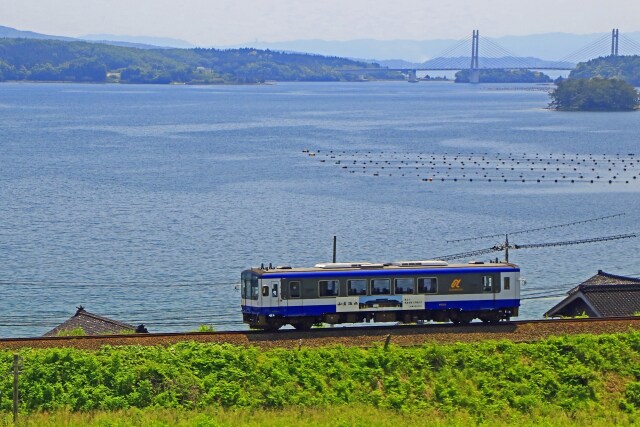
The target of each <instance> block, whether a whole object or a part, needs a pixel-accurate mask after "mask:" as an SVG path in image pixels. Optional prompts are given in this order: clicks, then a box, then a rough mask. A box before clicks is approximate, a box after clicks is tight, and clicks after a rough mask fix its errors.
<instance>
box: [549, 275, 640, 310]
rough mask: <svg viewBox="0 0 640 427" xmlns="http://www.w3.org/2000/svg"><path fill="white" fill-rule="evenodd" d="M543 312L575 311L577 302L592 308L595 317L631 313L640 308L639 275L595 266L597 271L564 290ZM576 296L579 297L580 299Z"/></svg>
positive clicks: (579, 304) (578, 304)
mask: <svg viewBox="0 0 640 427" xmlns="http://www.w3.org/2000/svg"><path fill="white" fill-rule="evenodd" d="M567 294H568V295H569V296H568V297H567V298H565V299H564V300H562V301H561V302H560V303H558V304H556V306H554V307H553V308H552V309H551V310H549V311H547V312H546V313H545V316H551V317H553V316H562V315H575V313H570V311H571V310H572V309H573V310H574V309H575V307H576V306H585V307H590V308H593V310H594V312H595V313H594V314H595V315H596V316H598V317H621V316H632V315H634V314H635V313H638V312H640V279H638V278H635V277H626V276H619V275H616V274H611V273H605V272H604V271H602V270H598V274H596V275H595V276H593V277H591V278H589V279H588V280H586V281H584V282H582V283H581V284H579V285H578V286H576V287H575V288H573V289H571V290H570V291H569V292H567ZM576 300H582V303H579V302H578V301H576Z"/></svg>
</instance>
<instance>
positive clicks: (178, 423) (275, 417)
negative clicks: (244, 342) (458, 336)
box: [0, 406, 640, 427]
mask: <svg viewBox="0 0 640 427" xmlns="http://www.w3.org/2000/svg"><path fill="white" fill-rule="evenodd" d="M639 424H640V416H638V414H635V413H634V414H628V413H616V412H602V411H596V410H594V409H590V410H587V411H582V412H578V413H566V412H563V411H560V410H554V411H550V412H544V411H543V412H538V411H534V412H532V413H527V414H522V413H518V412H514V411H507V412H506V413H504V414H500V415H492V416H489V417H485V418H481V419H478V418H477V417H474V416H472V415H471V414H469V413H468V412H466V411H457V412H455V413H449V414H443V413H442V412H439V411H436V410H427V411H414V412H409V413H407V412H401V411H394V410H391V409H380V408H371V407H366V406H332V407H325V408H285V409H277V410H273V409H222V408H205V409H202V410H198V411H194V410H180V409H144V410H141V409H127V410H120V411H113V412H107V411H92V412H69V411H57V412H53V413H38V414H32V415H28V416H22V417H21V418H20V419H19V423H18V425H19V426H24V427H85V426H100V427H161V426H162V427H187V426H189V427H191V426H196V427H218V426H220V427H222V426H225V427H226V426H248V427H281V426H300V427H304V426H327V427H329V426H330V427H351V426H354V427H398V426H402V427H410V426H434V427H469V426H487V427H502V426H519V427H528V426H530V427H538V426H543V427H544V426H562V427H570V426H576V427H578V426H579V427H583V426H591V427H610V426H620V427H622V426H636V425H639ZM0 426H2V427H9V426H13V423H12V420H11V418H10V416H9V415H6V416H5V417H4V418H0Z"/></svg>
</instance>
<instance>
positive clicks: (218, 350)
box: [0, 332, 640, 425]
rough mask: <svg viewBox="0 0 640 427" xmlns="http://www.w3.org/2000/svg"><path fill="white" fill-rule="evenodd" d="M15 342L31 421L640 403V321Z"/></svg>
mask: <svg viewBox="0 0 640 427" xmlns="http://www.w3.org/2000/svg"><path fill="white" fill-rule="evenodd" d="M20 354H21V356H22V358H23V360H24V362H23V364H24V368H23V370H22V374H21V376H20V394H21V403H20V413H21V416H23V417H26V418H25V420H35V421H33V422H34V423H35V424H33V425H85V424H86V423H94V425H121V424H119V423H134V422H138V421H136V420H140V424H139V425H174V424H175V423H178V424H175V425H180V424H179V423H183V424H182V425H217V424H211V422H212V421H211V419H215V420H216V422H218V421H220V420H226V421H224V423H223V424H222V425H238V424H234V423H236V421H238V420H240V424H241V425H242V424H246V423H249V424H251V423H253V422H254V418H255V423H257V424H256V425H265V424H268V423H270V422H271V420H272V419H282V420H281V421H282V422H283V423H284V422H285V421H288V420H289V418H287V417H290V418H291V419H294V418H296V415H295V414H296V413H299V412H301V411H302V412H304V417H303V419H302V418H301V419H299V420H298V421H300V422H303V421H304V422H309V423H311V424H308V425H314V423H315V424H316V425H328V424H326V423H329V422H330V421H340V420H342V418H340V417H346V418H345V419H344V425H352V424H353V421H354V420H359V419H365V420H370V421H371V420H374V421H375V420H378V421H375V422H374V421H371V422H370V423H369V424H368V425H387V424H380V423H382V422H387V421H388V422H389V425H391V424H397V421H396V420H397V418H396V417H400V418H401V419H408V420H415V421H416V422H417V423H419V422H420V421H424V420H429V421H430V422H433V423H435V424H434V425H456V424H455V422H457V421H458V420H472V421H473V422H474V423H479V424H483V423H485V422H487V423H488V422H492V423H493V424H496V423H498V424H499V423H501V422H505V423H507V424H504V425H509V424H513V423H515V422H516V421H517V423H518V424H521V423H525V424H526V423H527V422H528V421H529V420H532V419H537V420H538V421H540V423H542V424H543V425H544V424H548V425H557V424H549V423H555V422H556V421H557V420H565V421H566V422H567V423H569V422H571V420H582V421H586V420H588V421H589V422H590V423H591V422H599V420H600V419H602V420H603V421H602V422H603V425H604V424H606V423H613V424H614V425H620V424H628V423H629V422H630V421H629V420H636V421H637V419H636V418H634V417H636V414H637V413H638V411H640V332H629V333H626V334H616V335H599V336H592V335H582V336H566V337H555V338H550V339H547V340H543V341H539V342H535V343H523V344H515V343H512V342H509V341H488V342H483V343H470V344H464V343H458V344H452V345H437V344H427V345H424V346H420V347H413V348H400V347H396V346H393V345H391V346H389V348H388V349H385V348H384V347H382V346H379V347H374V348H369V349H362V348H347V347H331V348H317V349H304V348H303V349H301V350H285V349H274V350H268V351H262V350H259V349H257V348H245V347H237V346H232V345H228V344H227V345H220V344H199V343H194V342H186V343H181V344H176V345H172V346H169V347H141V346H131V347H103V348H102V349H100V350H98V351H84V350H76V349H69V348H61V349H23V350H22V351H21V352H20ZM11 363H12V353H11V352H8V351H2V352H0V372H8V371H9V370H10V365H11ZM11 387H12V382H11V378H10V377H9V376H0V392H1V393H2V394H1V396H2V399H0V411H4V413H5V414H6V413H8V412H9V411H10V409H11V402H10V399H9V398H7V397H8V396H11ZM273 410H276V412H270V411H273ZM29 414H31V415H29ZM47 414H48V415H47ZM367 414H377V415H376V416H375V417H373V418H371V419H370V418H369V417H368V415H367ZM584 414H589V415H588V417H587V418H581V417H583V416H584ZM86 417H89V418H86ZM140 417H142V418H140ZM260 417H262V418H260ZM299 417H300V415H298V418H299ZM318 417H319V418H318ZM323 417H324V418H323ZM536 417H538V418H536ZM65 420H66V421H65ZM313 420H316V421H313ZM452 420H453V421H452ZM26 422H31V421H26ZM65 422H67V423H68V424H64V423H65ZM340 422H342V421H340ZM452 422H454V424H451V423H452ZM512 422H513V423H512ZM38 423H40V424H38ZM47 423H49V424H47ZM56 423H57V424H56ZM61 423H62V424H61ZM69 423H71V424H69ZM73 423H77V424H73ZM95 423H97V424H95ZM149 423H151V424H149ZM153 423H156V424H153ZM163 423H165V424H163ZM207 423H209V424H207ZM225 423H226V424H225ZM376 423H378V424H376ZM438 423H441V424H438ZM467 424H468V423H467ZM493 424H492V425H493ZM631 424H632V423H631ZM126 425H135V424H126ZM273 425H282V424H273Z"/></svg>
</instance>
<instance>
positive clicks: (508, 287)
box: [504, 277, 511, 291]
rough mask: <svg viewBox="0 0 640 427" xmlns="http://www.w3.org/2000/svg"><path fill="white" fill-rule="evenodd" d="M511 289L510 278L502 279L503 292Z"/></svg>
mask: <svg viewBox="0 0 640 427" xmlns="http://www.w3.org/2000/svg"><path fill="white" fill-rule="evenodd" d="M510 289H511V277H505V278H504V290H505V291H508V290H510Z"/></svg>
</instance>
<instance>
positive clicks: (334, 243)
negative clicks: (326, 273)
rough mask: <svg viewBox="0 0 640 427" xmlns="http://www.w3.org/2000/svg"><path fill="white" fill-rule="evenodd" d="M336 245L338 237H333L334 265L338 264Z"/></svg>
mask: <svg viewBox="0 0 640 427" xmlns="http://www.w3.org/2000/svg"><path fill="white" fill-rule="evenodd" d="M336 243H337V237H336V236H333V263H334V264H335V263H336Z"/></svg>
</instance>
